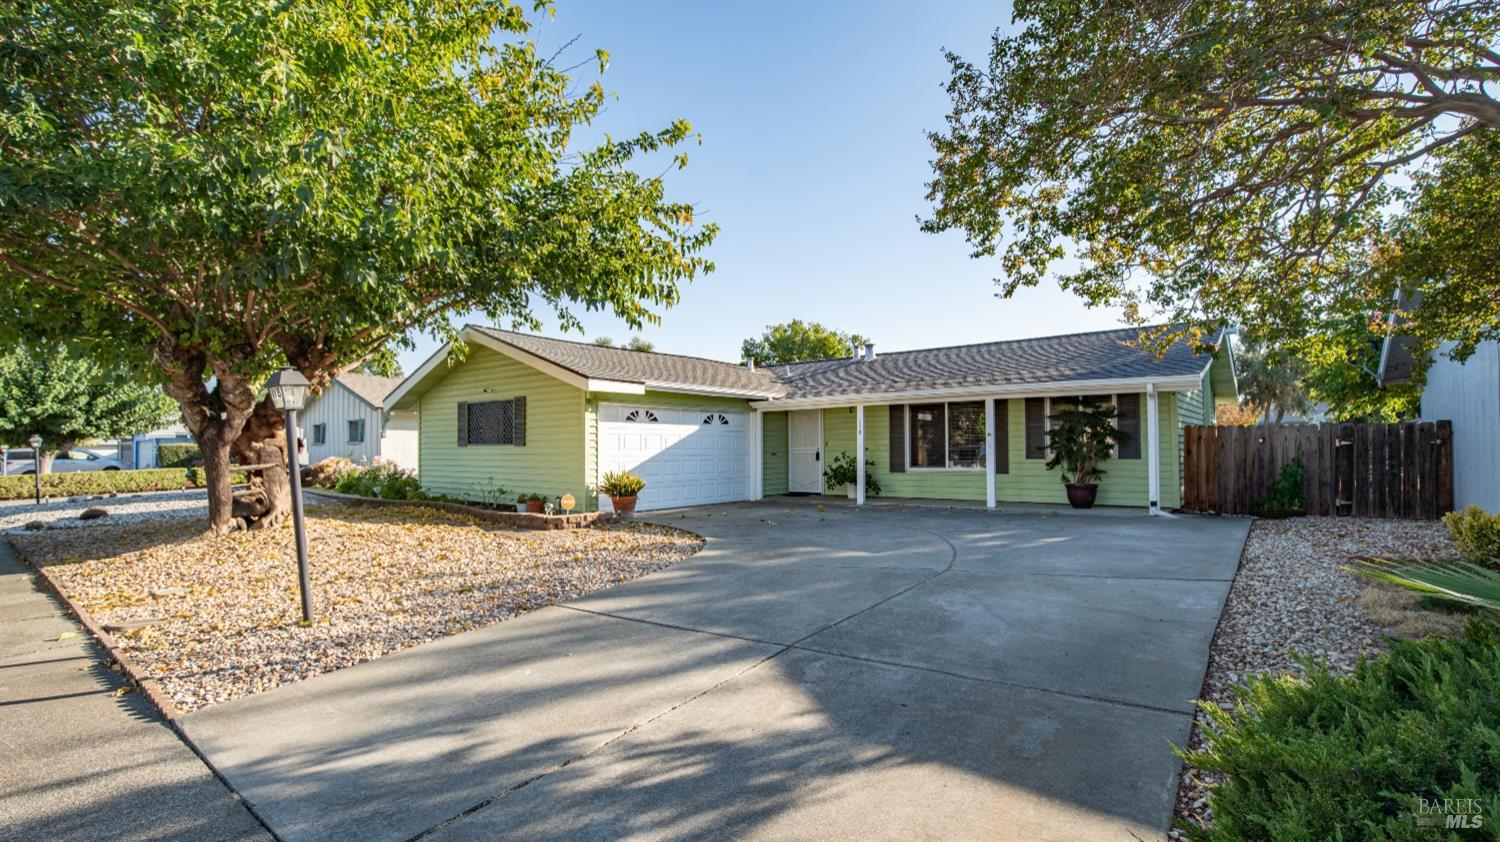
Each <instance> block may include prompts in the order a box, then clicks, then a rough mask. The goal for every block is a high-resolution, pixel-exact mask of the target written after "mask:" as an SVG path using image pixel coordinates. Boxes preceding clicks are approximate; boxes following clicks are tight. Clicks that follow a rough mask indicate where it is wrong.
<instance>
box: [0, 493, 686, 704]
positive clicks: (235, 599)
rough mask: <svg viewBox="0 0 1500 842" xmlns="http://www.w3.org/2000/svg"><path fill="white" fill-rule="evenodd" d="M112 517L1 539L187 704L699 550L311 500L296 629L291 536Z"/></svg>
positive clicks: (478, 620)
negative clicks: (306, 596)
mask: <svg viewBox="0 0 1500 842" xmlns="http://www.w3.org/2000/svg"><path fill="white" fill-rule="evenodd" d="M197 500H198V504H199V505H201V504H202V498H201V496H199V497H198V498H197ZM33 511H34V509H33ZM200 514H201V513H200ZM75 518H76V515H75ZM110 520H111V519H108V518H107V519H103V520H98V521H77V523H82V524H86V525H89V528H87V529H69V530H66V531H60V530H59V531H54V530H44V531H38V532H28V531H16V530H13V531H11V532H10V533H9V535H8V536H7V537H9V538H10V540H11V541H12V542H13V543H14V544H15V545H16V547H17V549H19V550H20V551H21V553H22V554H23V555H25V556H26V558H27V559H28V560H29V561H31V562H32V563H34V564H39V565H42V566H45V567H47V568H48V572H49V573H50V574H51V575H52V576H53V577H54V578H55V579H56V580H57V581H58V583H59V584H60V586H61V587H62V588H63V590H64V591H65V592H66V593H67V594H68V595H69V597H71V598H72V599H73V600H75V601H77V602H78V603H79V604H80V605H81V606H82V607H83V608H84V609H85V610H87V611H88V612H89V613H90V614H92V615H93V617H94V619H95V621H96V622H98V623H100V624H101V625H102V626H104V627H105V628H106V630H108V631H109V632H110V633H111V635H112V636H113V637H114V638H115V640H116V641H117V643H118V644H119V645H120V647H121V649H122V650H123V651H124V652H125V654H126V655H127V656H128V657H129V658H130V659H131V660H133V661H134V662H135V664H136V665H137V667H138V668H140V669H141V670H142V671H143V672H144V673H146V674H147V675H148V676H150V677H154V678H156V679H157V680H158V685H159V687H160V689H161V690H162V691H163V692H164V693H165V694H166V696H167V697H168V698H169V699H171V700H172V702H173V704H175V705H176V707H177V708H178V710H179V711H180V712H182V713H186V712H190V711H193V710H196V709H198V708H201V707H204V706H206V705H211V704H216V703H219V702H224V701H227V700H229V699H234V698H237V697H240V696H244V695H247V694H250V693H256V692H259V691H261V690H266V689H269V688H272V687H275V686H277V685H280V684H285V683H288V682H292V681H298V680H300V679H304V678H308V677H310V676H314V675H317V674H319V673H323V672H329V671H331V670H336V669H339V668H341V667H347V666H351V665H353V664H357V663H359V662H361V661H368V660H371V659H374V658H378V657H380V656H381V655H384V654H386V653H389V652H394V651H396V650H399V649H404V648H407V647H409V646H414V645H416V644H419V643H422V642H424V641H428V640H432V639H434V638H437V637H442V636H444V635H450V634H456V633H458V632H462V631H467V630H469V629H474V628H477V627H479V626H483V625H487V624H490V623H494V622H498V621H500V620H505V619H507V618H510V617H514V616H516V615H517V614H521V613H524V612H526V611H530V610H532V609H535V608H539V607H542V606H545V605H549V604H552V603H555V602H559V601H562V600H567V599H571V598H573V597H577V596H580V595H582V594H585V593H588V592H590V591H594V590H598V589H600V588H605V587H608V586H610V585H613V584H617V583H619V582H624V581H628V580H630V579H634V578H637V577H639V576H643V575H645V574H647V573H650V572H652V571H655V570H659V569H661V568H663V567H667V566H669V565H671V564H674V563H676V562H678V561H681V560H682V559H684V558H687V557H688V556H690V555H692V554H693V553H695V552H697V551H698V549H699V548H700V547H701V546H702V539H700V538H698V537H697V536H694V535H691V534H689V533H685V532H681V531H678V530H673V529H667V528H664V527H659V526H653V525H648V524H639V523H633V522H626V523H623V524H607V525H599V526H594V527H591V528H588V529H572V530H557V531H532V530H515V529H505V528H502V527H499V526H497V525H495V524H492V523H487V522H484V521H480V520H477V519H474V518H471V517H469V516H467V515H463V514H458V513H452V512H442V511H438V510H435V509H428V508H422V507H419V506H413V507H410V508H399V509H391V508H369V507H362V506H347V505H326V506H316V507H313V508H311V509H310V510H309V516H308V523H307V534H308V554H309V557H310V559H311V567H312V581H313V602H314V610H315V613H316V616H317V620H316V622H315V623H314V624H312V625H311V626H310V627H304V626H302V625H300V619H301V617H300V613H299V602H298V595H297V572H296V571H297V568H296V562H295V553H294V550H293V542H292V531H291V530H290V529H278V530H270V531H266V532H236V533H232V534H230V535H227V536H224V537H220V538H213V537H210V536H207V535H205V534H204V532H203V522H202V518H201V517H198V518H191V519H184V518H182V517H180V516H178V517H176V518H175V519H166V520H156V521H154V522H149V523H140V522H123V523H121V522H110Z"/></svg>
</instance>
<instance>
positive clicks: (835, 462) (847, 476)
mask: <svg viewBox="0 0 1500 842" xmlns="http://www.w3.org/2000/svg"><path fill="white" fill-rule="evenodd" d="M858 472H859V466H858V465H857V464H855V462H854V457H853V456H851V455H850V454H849V451H847V450H842V451H839V455H837V456H835V457H833V458H832V459H829V460H828V467H826V468H824V469H823V485H824V486H826V487H827V488H829V489H832V490H835V491H843V490H844V486H846V485H854V484H855V483H857V482H859V473H858ZM865 493H866V494H870V495H874V496H877V497H878V496H879V495H880V480H877V479H875V460H873V459H866V460H865Z"/></svg>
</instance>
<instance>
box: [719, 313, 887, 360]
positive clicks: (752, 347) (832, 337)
mask: <svg viewBox="0 0 1500 842" xmlns="http://www.w3.org/2000/svg"><path fill="white" fill-rule="evenodd" d="M866 341H867V340H866V339H865V338H864V337H863V336H860V335H859V334H857V333H840V332H839V331H836V330H834V329H832V328H827V327H824V326H823V325H821V324H819V323H817V322H804V321H802V320H801V319H792V320H791V321H789V322H782V323H781V324H774V325H769V326H767V327H766V332H765V333H762V334H761V335H760V336H759V337H756V338H751V339H746V340H745V341H744V342H742V343H740V355H741V356H742V357H743V358H744V359H747V360H755V363H756V364H757V365H776V364H777V363H796V362H802V361H804V360H822V359H828V358H831V357H847V356H849V355H850V354H851V353H853V348H854V346H855V345H863V344H865V342H866Z"/></svg>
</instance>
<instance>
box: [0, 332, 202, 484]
mask: <svg viewBox="0 0 1500 842" xmlns="http://www.w3.org/2000/svg"><path fill="white" fill-rule="evenodd" d="M176 415H177V404H176V403H175V402H174V401H173V400H172V399H171V398H169V397H167V396H166V395H164V394H162V391H161V389H160V388H159V387H157V386H152V385H147V384H145V383H142V382H141V381H140V379H139V378H138V377H137V376H136V375H135V374H134V373H132V372H130V371H128V370H126V369H124V368H121V367H117V366H115V367H106V366H103V365H100V364H99V363H97V362H95V361H93V360H92V359H89V358H88V357H85V356H81V355H79V354H77V353H75V352H74V351H72V350H71V349H69V348H68V347H67V346H60V347H48V348H43V347H39V346H30V347H28V346H25V345H20V346H16V347H13V348H12V349H11V350H9V351H7V352H6V353H4V354H0V443H5V444H9V445H12V446H14V445H19V444H23V443H25V442H26V440H27V439H29V438H30V437H31V436H33V435H39V436H41V437H42V442H43V444H42V459H41V470H42V473H47V472H48V471H49V470H50V469H51V464H52V455H53V454H55V453H57V452H59V451H64V450H68V449H69V448H71V447H73V446H74V445H75V444H78V443H79V442H83V441H88V440H89V439H99V438H113V437H115V436H128V435H133V434H135V433H144V432H147V431H149V430H153V429H155V428H157V427H160V426H162V425H163V424H165V423H167V422H169V421H170V420H172V419H173V417H175V416H176Z"/></svg>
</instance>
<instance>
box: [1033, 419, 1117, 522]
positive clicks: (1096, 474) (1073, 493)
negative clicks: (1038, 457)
mask: <svg viewBox="0 0 1500 842" xmlns="http://www.w3.org/2000/svg"><path fill="white" fill-rule="evenodd" d="M1050 417H1051V419H1052V430H1051V431H1050V432H1049V433H1048V434H1047V445H1048V446H1049V447H1051V448H1052V458H1051V459H1048V460H1047V467H1048V468H1049V469H1050V468H1056V467H1059V466H1060V467H1061V468H1062V481H1063V483H1064V484H1065V485H1066V486H1067V489H1068V505H1070V506H1072V507H1073V508H1075V509H1087V508H1090V507H1092V506H1093V505H1094V499H1095V498H1096V497H1097V496H1098V494H1099V478H1100V477H1102V476H1104V469H1103V468H1101V467H1099V465H1100V463H1102V462H1104V461H1105V460H1106V459H1108V458H1109V457H1110V456H1111V455H1112V454H1113V453H1114V450H1115V445H1117V444H1122V443H1124V442H1125V441H1126V440H1127V439H1129V438H1130V436H1129V435H1128V434H1126V433H1123V432H1121V431H1120V430H1119V429H1117V428H1116V427H1115V408H1114V407H1113V406H1110V405H1108V404H1099V403H1079V404H1071V403H1070V404H1066V405H1064V406H1063V408H1062V409H1061V410H1059V411H1058V412H1056V413H1053V414H1052V416H1050Z"/></svg>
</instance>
